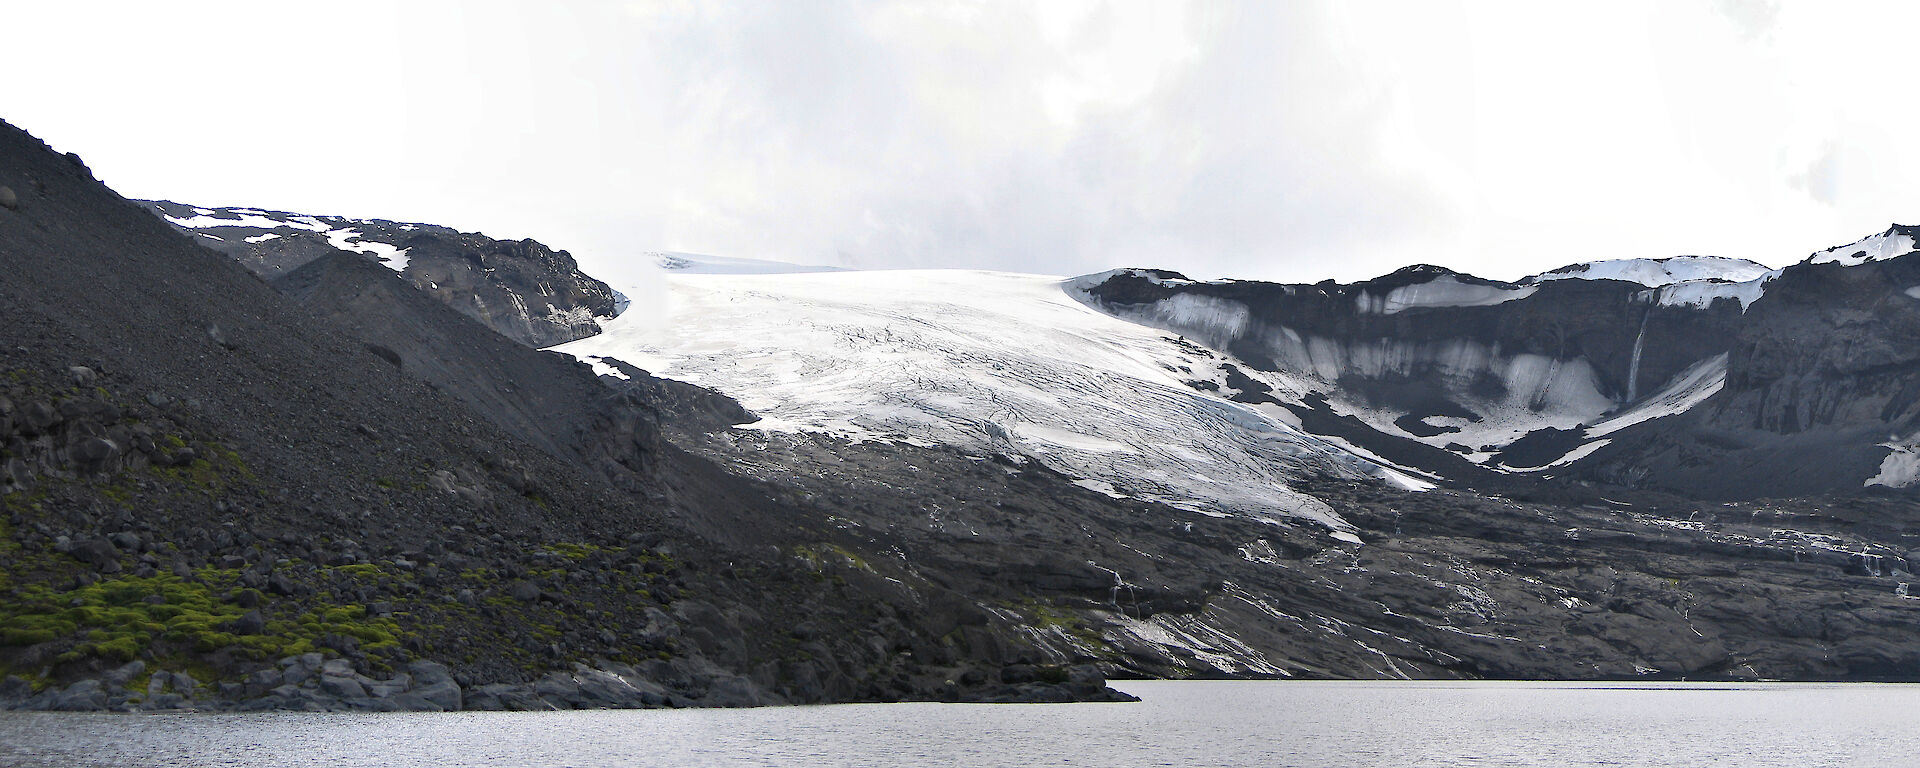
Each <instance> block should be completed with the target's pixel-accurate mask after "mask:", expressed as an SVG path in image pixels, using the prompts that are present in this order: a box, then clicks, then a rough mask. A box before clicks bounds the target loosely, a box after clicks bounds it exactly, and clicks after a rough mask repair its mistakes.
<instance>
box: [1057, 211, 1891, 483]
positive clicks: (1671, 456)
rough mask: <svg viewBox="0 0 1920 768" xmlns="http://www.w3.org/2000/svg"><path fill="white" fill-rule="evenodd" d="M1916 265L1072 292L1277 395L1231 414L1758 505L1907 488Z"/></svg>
mask: <svg viewBox="0 0 1920 768" xmlns="http://www.w3.org/2000/svg"><path fill="white" fill-rule="evenodd" d="M1900 231H1901V230H1900V228H1897V227H1896V228H1895V229H1894V230H1890V231H1889V233H1888V234H1886V235H1881V236H1876V238H1886V237H1891V236H1894V235H1898V234H1899V232H1900ZM1835 250H1836V251H1839V250H1845V249H1844V248H1843V249H1835ZM1910 250H1911V249H1907V250H1906V251H1903V250H1901V249H1898V248H1891V249H1890V248H1877V249H1876V251H1889V252H1888V253H1887V254H1884V255H1882V256H1881V257H1878V258H1871V259H1868V258H1864V257H1862V258H1858V259H1854V260H1852V261H1851V262H1847V261H1839V260H1830V261H1825V262H1819V261H1817V260H1809V261H1808V262H1807V263H1803V264H1800V265H1796V266H1793V267H1789V268H1787V269H1784V270H1779V271H1776V272H1771V273H1766V274H1764V275H1762V276H1761V277H1758V278H1754V279H1751V280H1748V281H1745V282H1740V283H1735V282H1731V281H1722V280H1715V279H1710V278H1709V279H1704V280H1703V279H1695V280H1682V281H1677V282H1673V283H1668V284H1665V285H1645V284H1641V283H1637V282H1629V281H1625V280H1619V279H1613V278H1612V277H1610V275H1613V274H1616V273H1620V274H1634V273H1633V272H1631V271H1627V270H1621V269H1607V268H1594V269H1591V270H1589V269H1576V268H1573V267H1569V268H1565V269H1563V270H1557V271H1556V273H1548V274H1549V275H1556V274H1557V273H1567V274H1585V273H1589V272H1591V273H1592V274H1596V275H1600V277H1598V278H1590V279H1569V278H1566V277H1565V274H1559V276H1557V277H1553V278H1551V279H1548V278H1547V277H1546V276H1542V277H1541V278H1529V279H1528V280H1525V281H1521V282H1519V283H1500V282H1495V281H1488V280H1481V279H1478V278H1474V277H1471V276H1467V275H1459V274H1456V273H1452V272H1450V271H1447V270H1443V269H1439V268H1434V267H1410V268H1407V269H1404V270H1401V271H1399V272H1396V273H1394V274H1392V275H1388V276H1386V277H1382V278H1379V279H1376V280H1371V281H1367V282H1363V283H1356V284H1353V285H1335V284H1331V283H1322V284H1317V285H1277V284H1269V283H1251V282H1223V283H1197V282H1193V281H1188V280H1185V279H1182V278H1180V277H1179V276H1177V275H1172V274H1171V273H1155V272H1151V271H1143V270H1123V271H1120V272H1115V273H1109V274H1106V275H1098V276H1093V277H1090V278H1082V279H1080V281H1079V283H1078V286H1077V290H1078V292H1079V295H1081V296H1082V297H1083V300H1084V301H1086V302H1087V303H1089V304H1091V305H1093V306H1094V307H1096V308H1099V309H1101V310H1103V311H1106V312H1109V313H1112V314H1115V315H1118V316H1121V317H1126V318H1129V319H1134V320H1137V321H1139V322H1143V323H1147V324H1150V325H1154V326H1157V327H1161V328H1165V329H1167V330H1169V331H1173V332H1176V333H1180V334H1182V335H1184V336H1187V337H1189V338H1192V339H1195V340H1197V341H1200V342H1201V343H1204V344H1207V345H1208V346H1211V347H1214V348H1216V349H1219V350H1222V351H1224V352H1227V353H1229V354H1231V355H1232V356H1233V357H1234V358H1236V359H1237V360H1239V361H1241V362H1242V363H1243V364H1244V365H1246V366H1248V367H1249V368H1251V369H1253V370H1255V371H1258V372H1261V373H1264V374H1266V375H1265V376H1261V375H1259V374H1251V375H1246V376H1241V377H1240V378H1241V380H1242V381H1243V382H1244V383H1245V385H1246V386H1244V387H1242V388H1241V389H1240V391H1239V392H1238V393H1237V394H1236V397H1238V398H1241V399H1246V400H1260V399H1266V400H1271V401H1272V402H1273V403H1274V404H1275V405H1277V406H1280V407H1284V408H1287V409H1289V410H1292V411H1294V412H1296V413H1297V414H1298V415H1299V416H1300V417H1301V418H1303V419H1304V420H1305V421H1306V422H1307V423H1308V425H1309V426H1308V429H1309V430H1310V431H1318V432H1320V433H1322V434H1327V435H1330V436H1338V437H1340V438H1342V439H1346V440H1350V441H1353V442H1355V443H1357V444H1359V445H1361V446H1362V447H1365V448H1368V449H1370V450H1373V451H1374V452H1376V453H1379V454H1380V455H1382V456H1385V457H1386V458H1388V459H1389V460H1391V461H1394V462H1397V463H1400V464H1402V465H1404V466H1407V467H1408V468H1411V469H1416V470H1422V471H1425V472H1428V473H1430V474H1432V475H1435V476H1438V477H1440V478H1443V479H1451V480H1453V481H1456V482H1459V483H1464V484H1466V485H1471V486H1479V487H1489V488H1498V487H1507V486H1511V485H1512V484H1513V483H1515V482H1520V481H1522V480H1525V481H1529V482H1530V481H1532V480H1533V479H1537V478H1543V477H1561V478H1574V479H1579V478H1587V479H1592V480H1599V481H1604V482H1611V483H1617V484H1623V485H1628V486H1633V487H1647V488H1659V489H1662V490H1666V491H1670V492H1674V493H1680V494H1684V495H1691V496H1699V497H1703V498H1754V497H1759V496H1791V495H1804V494H1810V493H1825V492H1844V491H1848V490H1858V489H1860V488H1862V487H1863V486H1865V485H1867V484H1869V483H1873V484H1878V485H1892V486H1904V485H1906V484H1909V483H1911V482H1913V478H1912V475H1913V471H1912V470H1910V469H1908V468H1907V467H1908V465H1909V464H1910V463H1911V460H1910V459H1909V456H1910V455H1911V451H1912V443H1913V441H1912V436H1913V433H1914V432H1915V429H1916V424H1915V423H1914V422H1913V419H1914V412H1915V399H1916V397H1920V389H1917V388H1920V381H1916V380H1915V373H1916V372H1915V368H1916V360H1920V357H1917V356H1920V345H1917V344H1916V339H1917V338H1920V337H1916V336H1915V333H1914V332H1915V330H1920V329H1917V328H1916V326H1915V324H1916V322H1920V299H1917V298H1916V297H1915V295H1914V294H1911V293H1908V289H1910V288H1914V286H1916V285H1920V274H1915V271H1916V269H1920V267H1916V266H1915V263H1916V261H1920V256H1909V255H1905V253H1906V252H1908V251H1910ZM1602 264H1605V263H1604V262H1603V263H1602ZM1576 266H1578V267H1586V266H1587V265H1576ZM1641 271H1642V272H1644V271H1645V270H1641ZM1740 276H1742V277H1747V276H1748V275H1746V274H1745V273H1742V274H1741V275H1740ZM1256 379H1258V380H1256ZM1810 456H1819V457H1820V459H1819V461H1817V462H1809V461H1808V460H1807V457H1810Z"/></svg>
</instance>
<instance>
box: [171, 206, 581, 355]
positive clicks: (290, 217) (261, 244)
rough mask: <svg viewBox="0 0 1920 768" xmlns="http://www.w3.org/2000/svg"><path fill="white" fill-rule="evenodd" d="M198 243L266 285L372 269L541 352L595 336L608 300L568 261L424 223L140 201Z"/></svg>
mask: <svg viewBox="0 0 1920 768" xmlns="http://www.w3.org/2000/svg"><path fill="white" fill-rule="evenodd" d="M142 204H143V205H146V206H147V207H149V208H150V209H152V210H153V211H154V212H155V213H157V214H159V215H161V216H162V217H164V218H165V219H166V220H167V221H168V222H169V223H173V224H175V225H176V226H177V227H178V228H179V229H180V230H181V231H183V232H186V233H188V234H189V235H190V236H192V237H193V239H194V241H195V242H197V243H199V244H200V245H203V246H206V247H209V248H213V249H214V250H217V251H220V252H222V253H226V254H228V255H230V256H232V257H234V258H235V259H237V260H239V261H240V263H241V264H244V265H246V267H247V268H248V269H251V270H253V271H254V272H256V273H258V274H259V275H261V276H262V277H265V278H268V279H270V280H273V279H278V278H280V277H282V276H284V275H287V274H290V273H292V272H294V271H295V270H298V269H300V268H301V267H303V266H305V265H306V264H308V263H309V262H312V261H314V260H316V259H320V258H322V257H328V256H341V255H347V256H352V257H355V258H360V259H364V260H367V261H369V262H372V263H381V262H382V261H383V260H384V262H385V263H386V265H387V266H388V267H389V268H390V270H391V271H396V272H398V273H399V274H401V275H402V276H403V277H405V278H406V280H407V281H408V282H410V283H412V284H413V285H414V286H415V287H416V288H419V289H420V290H422V291H424V292H426V293H427V294H428V295H430V296H433V297H434V298H436V299H439V300H440V301H441V302H442V303H443V304H445V305H446V306H449V307H452V308H453V309H454V310H456V311H458V312H460V313H461V314H464V315H466V316H468V317H471V318H473V319H475V320H478V321H480V322H481V323H482V324H484V325H486V326H487V327H489V328H492V329H494V330H495V331H497V332H499V333H500V334H501V335H503V336H506V337H507V338H510V339H513V340H514V341H518V342H520V343H522V344H526V345H528V346H533V347H547V346H552V345H555V344H561V343H564V342H568V341H573V340H575V339H580V338H585V337H587V336H592V335H594V334H596V333H599V332H600V326H599V320H601V319H605V318H610V317H613V316H614V315H615V314H617V311H616V307H615V300H616V298H615V293H614V291H613V289H611V288H609V287H607V284H606V283H603V282H600V281H599V280H595V279H593V278H591V277H588V276H587V275H586V274H584V273H582V272H581V271H580V268H579V265H578V264H576V263H575V262H574V260H573V256H572V255H570V254H568V253H567V252H566V251H555V250H552V249H550V248H548V247H546V246H545V245H542V244H541V243H539V242H536V241H534V240H518V241H513V240H494V239H492V238H489V237H487V236H485V235H481V234H477V233H467V232H458V231H455V230H452V229H449V228H447V227H440V226H434V225H429V224H403V223H399V222H392V221H386V220H383V219H346V218H341V217H338V216H308V215H304V214H295V213H288V212H285V211H263V210H259V209H255V208H201V207H198V206H191V205H183V204H180V203H173V202H168V201H164V200H154V201H144V202H143V203H142Z"/></svg>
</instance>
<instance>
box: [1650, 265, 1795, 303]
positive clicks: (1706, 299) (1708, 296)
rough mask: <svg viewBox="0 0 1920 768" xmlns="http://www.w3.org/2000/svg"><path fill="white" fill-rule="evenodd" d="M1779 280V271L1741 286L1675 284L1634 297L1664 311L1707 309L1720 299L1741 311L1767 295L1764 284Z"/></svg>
mask: <svg viewBox="0 0 1920 768" xmlns="http://www.w3.org/2000/svg"><path fill="white" fill-rule="evenodd" d="M1779 276H1780V271H1779V270H1773V271H1770V272H1766V273H1764V274H1762V275H1761V276H1759V277H1756V278H1754V279H1752V280H1748V281H1746V282H1740V283H1728V282H1721V281H1718V280H1696V281H1690V282H1681V283H1674V284H1672V285H1667V286H1662V287H1659V288H1655V289H1653V290H1650V291H1642V292H1640V293H1639V294H1638V295H1637V298H1639V299H1640V300H1641V301H1652V302H1654V303H1656V304H1659V305H1660V306H1663V307H1693V308H1695V309H1707V308H1709V307H1712V306H1713V302H1715V301H1717V300H1719V299H1734V300H1736V301H1739V302H1740V311H1741V312H1745V311H1747V307H1749V306H1751V305H1752V304H1753V303H1754V302H1756V301H1759V300H1760V297H1761V296H1763V295H1765V294H1766V290H1767V283H1769V282H1772V281H1773V279H1774V278H1776V277H1779Z"/></svg>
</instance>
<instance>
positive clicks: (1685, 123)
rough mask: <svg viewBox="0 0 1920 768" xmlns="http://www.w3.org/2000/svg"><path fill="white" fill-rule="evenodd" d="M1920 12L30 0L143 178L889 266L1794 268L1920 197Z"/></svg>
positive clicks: (271, 201)
mask: <svg viewBox="0 0 1920 768" xmlns="http://www.w3.org/2000/svg"><path fill="white" fill-rule="evenodd" d="M1916 21H1920V4H1911V3H1886V4H1868V3H1861V4H1857V5H1853V4H1845V3H1835V2H1808V3H1804V4H1803V3H1793V2H1779V3H1775V2H1755V1H1753V0H1665V1H1662V2H1653V3H1644V4H1642V3H1632V2H1609V3H1578V4H1576V3H1538V2H1521V3H1469V4H1455V3H1446V2H1406V3H1388V2H1379V3H1369V2H1326V3H1317V2H1292V3H1279V2H1257V3H1256V2H1249V3H1240V4H1234V3H1226V2H1217V1H1212V2H1197V3H1192V4H1181V3H1174V2H1153V3H1104V2H1066V1H1064V0H1045V1H1044V2H1036V3H950V2H903V3H888V2H878V3H829V2H808V1H806V0H791V1H767V2H747V3H724V2H710V1H708V0H698V1H688V2H674V1H671V0H662V1H659V2H654V1H648V0H641V1H636V2H571V3H561V2H545V3H536V2H477V1H473V0H461V1H460V2H446V3H431V2H397V3H367V2H329V3H299V4H295V3H278V2H251V1H249V2H234V3H222V2H197V3H186V4H183V3H153V2H129V3H96V2H83V1H80V0H64V1H63V2H44V3H15V4H12V5H10V7H9V8H8V9H7V11H6V25H7V27H8V28H9V32H10V34H8V35H7V36H6V37H7V40H6V44H5V48H4V50H5V53H6V58H7V60H8V61H9V62H10V64H8V65H7V74H6V75H5V76H4V77H0V110H3V111H0V117H3V118H4V119H6V120H8V121H10V122H13V123H14V124H16V125H18V126H20V127H22V128H25V129H27V130H28V131H31V132H33V133H34V134H35V135H37V136H39V137H41V138H42V139H45V140H47V141H48V142H49V143H51V144H53V145H54V146H55V147H56V148H58V149H60V150H62V151H74V152H78V153H79V154H81V155H82V156H83V157H84V158H86V160H87V161H88V163H89V164H90V165H91V166H92V168H93V169H94V171H95V173H96V174H97V175H98V176H99V177H100V178H101V179H103V180H105V181H106V182H107V183H108V184H110V185H112V186H113V187H114V188H116V189H117V190H119V191H120V192H121V193H123V194H126V195H128V196H130V197H160V198H169V199H174V200H179V201H182V202H191V203H196V204H202V205H247V206H259V207H267V208H279V209H286V210H296V211H301V212H306V213H319V214H338V215H348V216H361V217H380V218H391V219H399V220H407V221H425V222H432V223H438V224H447V225H450V226H455V227H459V228H461V229H467V230H479V231H483V232H485V233H487V234H489V235H492V236H495V237H502V238H520V237H533V238H536V239H539V240H541V241H543V242H546V243H547V244H549V245H552V246H554V247H558V248H566V249H569V250H571V251H573V253H574V254H575V255H576V256H577V257H579V258H580V260H581V262H582V263H583V264H584V265H586V267H587V268H588V270H589V271H590V272H598V273H602V274H607V275H609V276H615V275H617V274H619V273H620V272H622V271H623V269H625V268H624V267H623V266H622V265H623V263H625V262H628V261H631V260H636V259H639V258H641V257H640V254H642V253H643V252H646V251H654V250H676V251H691V252H698V253H713V254H721V255H728V256H740V257H752V258H769V259H778V260H786V261H796V262H802V263H820V264H842V265H852V266H876V267H877V266H887V267H902V266H930V267H932V266H937V267H969V268H989V269H1007V270H1018V271H1030V272H1047V273H1055V274H1077V273H1084V272H1091V271H1096V270H1101V269H1106V268H1110V267H1115V266H1158V267H1166V268H1172V269H1177V270H1181V271H1185V272H1188V273H1189V274H1192V275H1194V276H1197V277H1243V278H1268V279H1283V280H1318V279H1321V278H1325V277H1335V278H1340V279H1343V280H1348V279H1356V278H1362V277H1368V276H1372V275H1376V274H1380V273H1384V272H1387V271H1390V270H1392V269H1394V268H1397V267H1399V266H1402V265H1405V264H1408V263H1414V262H1429V263H1438V264H1444V265H1447V266H1451V267H1454V268H1456V269H1461V270H1464V271H1469V272H1473V273H1476V274H1481V275H1485V276H1488V277H1499V278H1512V277H1518V276H1520V275H1524V274H1529V273H1533V272H1539V271H1543V270H1546V269H1550V268H1552V267H1556V266H1560V265H1562V264H1566V263H1570V262H1576V261H1584V260H1591V259H1602V258H1622V257H1642V256H1647V257H1658V256H1671V255H1678V254H1715V255H1726V256H1742V257H1747V258H1753V259H1756V260H1759V261H1763V262H1766V263H1769V264H1773V265H1781V264H1785V263H1789V262H1791V261H1795V260H1798V259H1799V258H1801V257H1803V256H1805V255H1806V254H1807V253H1808V252H1811V251H1814V250H1817V249H1820V248H1824V247H1827V246H1830V245H1837V244H1840V243H1844V242H1848V241H1851V240H1854V239H1856V238H1858V237H1860V236H1863V235H1866V234H1870V233H1872V232H1875V231H1878V230H1880V229H1883V228H1885V227H1886V225H1887V224H1888V223H1889V222H1891V221H1901V222H1914V221H1920V184H1916V183H1912V182H1911V181H1910V180H1911V179H1915V178H1920V175H1916V174H1915V173H1914V171H1916V170H1920V169H1916V168H1915V163H1916V162H1920V156H1917V155H1916V153H1915V152H1910V151H1907V150H1908V144H1909V141H1905V140H1903V138H1904V137H1905V136H1908V135H1912V133H1913V132H1914V131H1915V130H1916V128H1915V126H1920V99H1916V98H1912V96H1911V94H1912V93H1913V91H1914V88H1913V82H1912V79H1913V73H1914V72H1915V71H1916V68H1915V66H1914V64H1913V59H1912V55H1911V53H1910V52H1909V49H1910V45H1909V44H1908V41H1907V37H1908V36H1909V32H1910V31H1911V30H1913V29H1916V28H1920V26H1917V25H1916V24H1915V22H1916Z"/></svg>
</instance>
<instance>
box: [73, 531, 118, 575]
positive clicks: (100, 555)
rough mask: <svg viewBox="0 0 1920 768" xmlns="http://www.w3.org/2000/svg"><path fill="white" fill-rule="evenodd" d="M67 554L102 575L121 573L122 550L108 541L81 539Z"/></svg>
mask: <svg viewBox="0 0 1920 768" xmlns="http://www.w3.org/2000/svg"><path fill="white" fill-rule="evenodd" d="M67 554H68V555H71V556H72V557H73V559H75V560H79V561H80V562H83V563H86V564H87V565H91V566H93V569H94V570H96V571H100V572H102V573H118V572H119V571H120V550H118V549H115V548H114V546H113V542H110V541H107V540H106V539H81V540H79V541H76V542H74V543H73V546H72V548H70V549H69V550H67Z"/></svg>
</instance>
